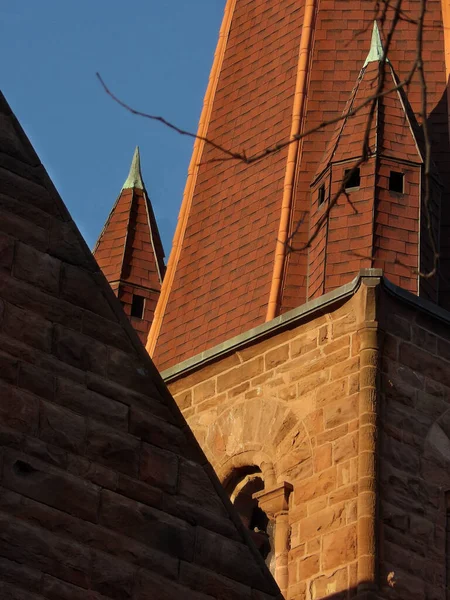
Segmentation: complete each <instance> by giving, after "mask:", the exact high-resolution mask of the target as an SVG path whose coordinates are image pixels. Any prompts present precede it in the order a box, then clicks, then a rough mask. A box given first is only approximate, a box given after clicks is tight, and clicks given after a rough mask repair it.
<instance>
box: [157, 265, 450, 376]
mask: <svg viewBox="0 0 450 600" xmlns="http://www.w3.org/2000/svg"><path fill="white" fill-rule="evenodd" d="M368 278H373V279H378V280H379V281H380V283H382V284H383V287H384V288H385V289H386V291H387V292H388V293H390V294H391V295H393V296H396V297H397V298H399V299H400V300H402V301H403V302H405V303H407V304H409V305H412V306H414V307H416V308H418V309H419V310H421V311H423V312H426V313H428V314H429V315H430V316H432V317H434V318H437V319H439V320H441V321H444V322H445V323H449V324H450V312H449V311H447V310H445V309H443V308H441V307H440V306H437V304H434V303H433V302H430V301H428V300H425V299H423V298H420V297H419V296H415V295H414V294H412V293H411V292H408V291H407V290H404V289H403V288H401V287H399V286H397V285H395V284H393V283H391V282H390V281H389V280H388V279H386V277H385V276H384V275H383V270H382V269H361V270H360V272H359V273H358V275H357V276H356V277H355V278H354V279H353V280H352V281H350V282H349V283H346V284H345V285H342V286H340V287H338V288H336V289H335V290H333V291H332V292H328V293H327V294H324V295H323V296H320V298H316V299H314V300H311V301H309V302H305V304H302V305H301V306H299V307H297V308H294V309H293V310H290V311H289V312H286V313H284V314H282V315H280V316H279V317H276V318H275V319H272V321H268V322H267V323H263V324H262V325H258V327H254V328H253V329H249V330H248V331H246V332H244V333H242V334H240V335H237V336H235V337H233V338H231V339H229V340H226V341H225V342H222V343H221V344H217V346H214V347H213V348H209V349H208V350H205V351H204V352H200V353H199V354H196V355H195V356H192V357H191V358H188V359H187V360H184V361H183V362H180V363H178V364H176V365H174V366H173V367H170V368H169V369H166V370H165V371H162V373H161V377H162V378H163V379H164V381H165V382H166V383H170V382H171V381H173V380H174V379H176V378H178V377H180V376H182V375H187V374H188V373H189V372H191V371H194V370H196V369H198V368H199V367H202V366H204V365H205V364H208V363H210V362H212V361H214V360H216V359H217V358H219V357H221V356H224V355H225V354H229V353H230V352H234V351H236V350H238V349H239V348H242V347H243V346H248V345H249V344H252V343H255V342H257V341H259V340H261V339H264V338H266V337H268V336H269V335H271V334H275V333H278V332H280V331H282V330H284V329H286V328H287V327H289V326H295V325H297V324H299V323H300V322H301V321H302V320H304V319H305V318H307V317H311V316H317V315H318V314H321V313H322V312H324V310H325V309H326V308H329V307H330V306H332V305H333V304H335V303H337V302H339V301H342V300H345V299H346V298H349V297H351V296H353V295H354V294H355V293H356V292H357V291H358V289H359V287H360V286H361V282H362V280H363V279H368Z"/></svg>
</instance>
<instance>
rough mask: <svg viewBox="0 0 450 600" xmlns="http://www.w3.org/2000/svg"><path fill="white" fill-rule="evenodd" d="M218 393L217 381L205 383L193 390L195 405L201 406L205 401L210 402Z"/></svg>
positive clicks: (211, 380)
mask: <svg viewBox="0 0 450 600" xmlns="http://www.w3.org/2000/svg"><path fill="white" fill-rule="evenodd" d="M215 393H216V380H215V379H208V380H206V381H203V382H202V383H200V384H199V385H197V386H195V387H194V389H193V394H194V404H199V403H200V402H203V400H208V398H211V397H212V396H214V394H215Z"/></svg>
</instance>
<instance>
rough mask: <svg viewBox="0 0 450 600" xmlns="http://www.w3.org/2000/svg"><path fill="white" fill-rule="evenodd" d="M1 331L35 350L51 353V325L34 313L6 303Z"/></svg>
mask: <svg viewBox="0 0 450 600" xmlns="http://www.w3.org/2000/svg"><path fill="white" fill-rule="evenodd" d="M3 331H4V332H5V333H6V334H7V335H10V336H11V337H13V338H15V339H16V340H19V341H21V342H23V343H25V344H28V345H29V346H31V347H33V348H36V349H37V350H40V351H42V352H51V349H52V333H53V325H52V323H51V322H50V321H48V320H46V319H42V318H41V317H40V316H38V315H36V314H35V313H32V312H30V311H28V310H23V309H21V308H19V307H17V306H14V305H12V304H9V303H7V304H6V305H5V313H4V316H3Z"/></svg>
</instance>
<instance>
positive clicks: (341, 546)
mask: <svg viewBox="0 0 450 600" xmlns="http://www.w3.org/2000/svg"><path fill="white" fill-rule="evenodd" d="M356 552H357V540H356V525H348V526H347V527H342V528H341V529H338V530H337V531H333V532H332V533H329V534H327V535H325V536H324V538H323V566H324V569H326V570H327V569H334V568H335V567H338V566H340V565H344V564H346V563H349V562H351V561H353V560H355V559H356Z"/></svg>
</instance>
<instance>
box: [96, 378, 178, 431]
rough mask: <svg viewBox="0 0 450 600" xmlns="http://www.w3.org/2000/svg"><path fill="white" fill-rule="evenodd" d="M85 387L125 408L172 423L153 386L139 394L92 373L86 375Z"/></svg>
mask: <svg viewBox="0 0 450 600" xmlns="http://www.w3.org/2000/svg"><path fill="white" fill-rule="evenodd" d="M87 387H88V388H89V389H90V390H93V391H95V392H98V393H99V394H102V395H103V396H106V397H108V398H111V399H112V400H116V401H117V402H120V403H121V404H126V405H127V406H135V407H136V408H137V409H141V410H147V411H148V412H150V413H151V414H152V415H155V416H156V417H159V418H161V419H164V420H165V421H167V422H168V423H174V422H175V419H174V414H173V412H172V411H171V410H169V408H168V406H167V405H166V403H165V402H164V401H163V400H162V398H161V395H160V394H159V392H157V391H156V389H155V386H153V385H149V386H148V389H146V390H145V393H143V394H140V393H137V392H135V391H133V390H132V389H130V388H128V387H125V386H123V385H120V384H117V383H115V382H114V381H110V380H109V379H106V378H104V377H99V376H98V375H95V374H93V373H87Z"/></svg>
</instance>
